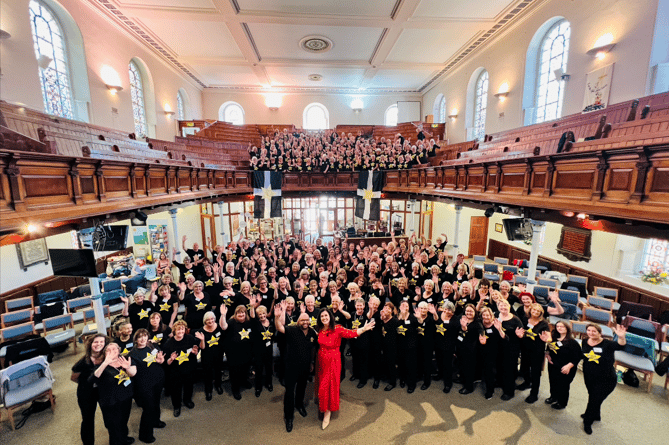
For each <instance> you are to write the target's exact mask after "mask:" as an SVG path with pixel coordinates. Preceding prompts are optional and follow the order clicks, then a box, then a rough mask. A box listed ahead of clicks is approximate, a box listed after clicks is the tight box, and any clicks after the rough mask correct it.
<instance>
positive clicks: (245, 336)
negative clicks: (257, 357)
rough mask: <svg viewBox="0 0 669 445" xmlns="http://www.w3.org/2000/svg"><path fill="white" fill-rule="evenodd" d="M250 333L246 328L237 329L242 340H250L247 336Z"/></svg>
mask: <svg viewBox="0 0 669 445" xmlns="http://www.w3.org/2000/svg"><path fill="white" fill-rule="evenodd" d="M250 334H251V331H250V330H248V331H247V330H246V329H242V330H241V331H239V335H240V337H241V338H242V340H244V339H247V340H250V337H249V335H250Z"/></svg>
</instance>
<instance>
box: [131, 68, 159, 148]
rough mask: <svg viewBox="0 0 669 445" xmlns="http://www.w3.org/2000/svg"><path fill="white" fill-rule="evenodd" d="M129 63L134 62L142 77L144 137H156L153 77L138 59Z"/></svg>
mask: <svg viewBox="0 0 669 445" xmlns="http://www.w3.org/2000/svg"><path fill="white" fill-rule="evenodd" d="M130 62H134V63H135V65H137V68H138V69H139V73H140V75H141V76H142V86H143V88H144V111H145V113H146V136H148V137H150V138H155V137H156V90H155V86H154V83H153V76H152V75H151V71H149V67H148V65H147V64H146V63H145V62H144V61H143V60H142V59H140V58H139V57H136V56H135V57H133V58H132V59H130Z"/></svg>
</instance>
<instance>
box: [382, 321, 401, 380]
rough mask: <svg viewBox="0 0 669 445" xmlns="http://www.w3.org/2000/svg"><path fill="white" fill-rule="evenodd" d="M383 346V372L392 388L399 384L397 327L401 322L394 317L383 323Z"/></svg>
mask: <svg viewBox="0 0 669 445" xmlns="http://www.w3.org/2000/svg"><path fill="white" fill-rule="evenodd" d="M380 325H381V335H382V336H383V337H382V340H381V345H382V351H383V371H385V375H386V380H387V381H388V384H389V385H390V386H392V387H394V386H395V384H396V383H397V327H398V326H399V320H397V318H396V317H392V318H391V319H390V320H388V321H386V322H383V321H382V322H381V323H380Z"/></svg>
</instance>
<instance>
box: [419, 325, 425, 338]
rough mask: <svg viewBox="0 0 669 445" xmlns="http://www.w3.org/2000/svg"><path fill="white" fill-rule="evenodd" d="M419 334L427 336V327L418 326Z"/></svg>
mask: <svg viewBox="0 0 669 445" xmlns="http://www.w3.org/2000/svg"><path fill="white" fill-rule="evenodd" d="M418 335H422V336H425V328H424V327H422V326H418Z"/></svg>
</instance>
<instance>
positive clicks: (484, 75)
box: [473, 69, 490, 141]
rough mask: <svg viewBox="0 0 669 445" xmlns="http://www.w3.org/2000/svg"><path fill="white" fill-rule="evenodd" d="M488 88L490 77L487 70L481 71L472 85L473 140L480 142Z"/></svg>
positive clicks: (484, 119) (483, 131)
mask: <svg viewBox="0 0 669 445" xmlns="http://www.w3.org/2000/svg"><path fill="white" fill-rule="evenodd" d="M489 87H490V76H489V74H488V70H485V69H484V70H482V71H481V72H480V73H479V75H478V77H477V78H476V83H475V84H474V121H473V135H474V138H476V139H478V140H480V141H482V140H483V138H484V137H485V121H486V115H487V109H488V89H489Z"/></svg>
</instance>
